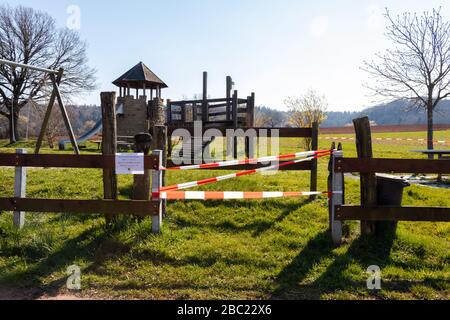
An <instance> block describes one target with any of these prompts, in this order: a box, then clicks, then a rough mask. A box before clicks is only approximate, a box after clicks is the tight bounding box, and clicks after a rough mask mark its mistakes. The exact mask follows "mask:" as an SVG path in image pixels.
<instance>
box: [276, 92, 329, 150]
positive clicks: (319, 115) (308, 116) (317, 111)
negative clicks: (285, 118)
mask: <svg viewBox="0 0 450 320" xmlns="http://www.w3.org/2000/svg"><path fill="white" fill-rule="evenodd" d="M284 103H285V105H286V107H288V109H289V123H290V124H291V125H292V126H294V127H299V128H303V127H308V128H311V127H312V125H313V123H314V122H317V123H318V124H319V125H320V124H321V123H322V122H323V121H325V120H326V112H327V108H328V101H327V99H326V97H325V96H323V95H320V94H318V93H317V92H316V91H314V90H312V89H309V90H308V91H307V92H306V94H304V95H303V96H301V97H299V98H288V99H286V100H285V102H284ZM305 147H306V149H307V150H311V149H312V139H311V138H305Z"/></svg>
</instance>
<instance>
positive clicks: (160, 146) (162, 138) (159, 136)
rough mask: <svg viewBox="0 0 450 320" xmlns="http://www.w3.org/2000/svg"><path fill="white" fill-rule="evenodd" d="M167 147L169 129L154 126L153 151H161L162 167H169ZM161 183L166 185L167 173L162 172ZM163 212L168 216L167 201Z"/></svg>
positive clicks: (164, 202) (164, 201)
mask: <svg viewBox="0 0 450 320" xmlns="http://www.w3.org/2000/svg"><path fill="white" fill-rule="evenodd" d="M166 145H167V127H166V126H154V127H153V142H152V149H153V150H161V152H162V158H161V162H160V166H164V167H166V166H167V152H166V150H167V149H166ZM161 177H162V178H161V179H162V181H161V183H162V186H164V185H165V182H166V173H165V172H161ZM162 203H163V206H162V208H163V209H162V212H163V215H166V200H163V201H162Z"/></svg>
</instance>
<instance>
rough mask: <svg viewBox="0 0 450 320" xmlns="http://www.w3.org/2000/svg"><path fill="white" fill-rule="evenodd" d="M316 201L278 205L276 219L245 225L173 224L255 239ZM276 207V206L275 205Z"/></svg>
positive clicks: (224, 203) (209, 204) (231, 204)
mask: <svg viewBox="0 0 450 320" xmlns="http://www.w3.org/2000/svg"><path fill="white" fill-rule="evenodd" d="M313 201H314V199H304V200H302V201H300V202H289V203H281V204H280V203H276V209H278V210H280V211H281V212H280V214H279V215H278V216H276V217H274V218H267V219H265V220H259V221H258V220H256V221H252V222H249V223H246V224H244V225H237V224H236V223H234V222H233V221H229V220H228V221H221V222H217V223H209V222H208V221H206V222H204V223H198V222H194V221H192V220H188V219H184V218H182V217H175V218H173V220H172V221H173V222H174V223H175V224H177V225H178V226H180V227H182V228H183V227H184V228H186V227H192V228H205V227H206V228H210V229H213V230H215V231H220V232H223V231H226V232H233V233H236V232H252V236H253V237H259V236H261V235H262V234H263V233H265V232H266V231H268V230H270V229H272V228H273V227H274V226H276V225H277V224H279V223H281V222H283V221H284V220H285V219H286V218H287V217H288V216H289V215H290V214H292V213H293V212H295V211H297V210H298V209H300V208H301V207H303V206H306V205H308V204H310V203H312V202H313ZM204 206H205V207H207V208H216V207H219V206H220V207H227V208H247V209H251V208H253V207H254V204H252V203H250V202H249V201H246V202H243V201H233V200H230V201H207V202H204ZM274 206H275V204H274Z"/></svg>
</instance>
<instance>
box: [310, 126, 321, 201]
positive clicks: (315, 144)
mask: <svg viewBox="0 0 450 320" xmlns="http://www.w3.org/2000/svg"><path fill="white" fill-rule="evenodd" d="M311 141H312V142H311V147H312V150H313V151H316V150H318V149H319V123H317V122H314V123H313V125H312V138H311ZM311 162H312V169H311V180H310V189H311V191H312V192H314V191H317V163H318V161H317V159H314V160H312V161H311ZM311 199H315V197H314V196H312V197H311Z"/></svg>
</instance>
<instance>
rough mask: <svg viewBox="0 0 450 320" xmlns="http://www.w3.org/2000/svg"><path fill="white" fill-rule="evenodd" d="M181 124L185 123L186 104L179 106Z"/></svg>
mask: <svg viewBox="0 0 450 320" xmlns="http://www.w3.org/2000/svg"><path fill="white" fill-rule="evenodd" d="M181 122H183V124H185V123H186V103H183V104H182V105H181Z"/></svg>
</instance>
